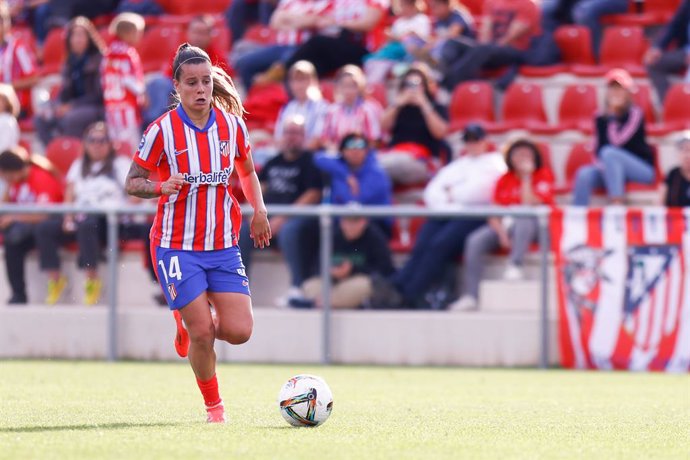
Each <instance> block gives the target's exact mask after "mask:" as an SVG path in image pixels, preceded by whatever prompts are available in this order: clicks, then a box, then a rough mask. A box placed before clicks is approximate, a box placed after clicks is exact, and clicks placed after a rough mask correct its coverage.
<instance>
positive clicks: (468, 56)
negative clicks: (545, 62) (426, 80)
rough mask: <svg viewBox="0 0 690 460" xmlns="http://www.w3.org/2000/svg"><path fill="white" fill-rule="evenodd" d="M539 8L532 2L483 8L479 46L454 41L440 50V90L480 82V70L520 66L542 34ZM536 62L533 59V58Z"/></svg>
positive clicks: (496, 0) (511, 0)
mask: <svg viewBox="0 0 690 460" xmlns="http://www.w3.org/2000/svg"><path fill="white" fill-rule="evenodd" d="M540 29H541V26H540V18H539V7H538V6H537V5H536V4H535V3H534V1H533V0H492V1H491V2H486V3H485V4H484V20H483V22H482V25H481V29H480V31H479V37H478V42H476V43H472V42H468V41H467V40H462V41H460V40H453V41H450V42H448V43H447V46H445V47H444V49H443V50H442V64H443V65H444V66H445V71H444V79H443V86H444V87H445V88H446V89H447V90H448V91H452V90H453V88H454V87H455V86H456V85H457V84H458V83H460V82H463V81H467V80H475V79H477V78H479V76H480V73H481V71H482V70H485V69H496V68H501V67H504V66H516V65H520V64H522V63H523V62H524V61H525V60H526V58H527V55H528V54H529V53H534V51H535V50H534V49H532V50H530V47H531V45H532V44H533V43H534V39H536V38H537V37H539V35H540V34H541V31H540ZM533 59H535V58H533Z"/></svg>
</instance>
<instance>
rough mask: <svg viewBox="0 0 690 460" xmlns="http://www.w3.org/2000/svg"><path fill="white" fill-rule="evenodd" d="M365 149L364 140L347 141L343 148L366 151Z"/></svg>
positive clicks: (365, 142) (365, 143)
mask: <svg viewBox="0 0 690 460" xmlns="http://www.w3.org/2000/svg"><path fill="white" fill-rule="evenodd" d="M366 148H367V141H365V140H364V139H357V138H355V139H350V140H348V141H347V142H346V143H345V145H344V146H343V149H366Z"/></svg>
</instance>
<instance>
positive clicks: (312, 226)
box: [239, 217, 319, 287]
mask: <svg viewBox="0 0 690 460" xmlns="http://www.w3.org/2000/svg"><path fill="white" fill-rule="evenodd" d="M249 230H250V229H249V220H246V221H244V222H243V223H242V228H241V229H240V244H239V246H240V252H241V253H242V261H243V262H244V266H245V270H246V271H247V273H249V270H250V267H251V262H252V251H253V250H254V242H253V241H252V239H251V238H250V236H249ZM275 242H277V243H278V247H279V248H280V250H281V252H282V253H283V257H285V262H286V263H287V266H288V270H290V285H291V286H295V287H301V286H302V283H303V282H304V281H305V280H306V279H307V278H309V277H310V276H312V275H313V274H314V272H315V271H316V268H317V256H318V249H319V221H318V219H315V218H309V217H292V218H290V219H289V220H288V221H287V222H285V224H284V225H283V227H282V228H281V229H280V232H278V235H276V236H274V239H273V241H272V243H275Z"/></svg>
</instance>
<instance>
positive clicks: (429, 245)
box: [391, 124, 506, 308]
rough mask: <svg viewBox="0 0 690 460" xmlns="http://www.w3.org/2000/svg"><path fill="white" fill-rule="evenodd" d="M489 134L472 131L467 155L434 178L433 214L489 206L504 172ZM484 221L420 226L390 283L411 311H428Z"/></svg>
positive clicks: (427, 196) (429, 194)
mask: <svg viewBox="0 0 690 460" xmlns="http://www.w3.org/2000/svg"><path fill="white" fill-rule="evenodd" d="M485 136H486V133H485V132H484V129H483V128H482V127H481V126H479V125H473V124H471V125H468V126H467V127H466V128H465V132H464V139H465V145H466V152H467V153H466V154H465V155H463V156H461V157H459V158H457V159H455V160H453V161H452V162H451V163H450V164H448V165H447V166H445V167H443V168H442V169H441V170H440V171H439V172H438V174H436V175H435V176H434V178H433V179H431V181H430V182H429V184H428V185H427V186H426V189H425V190H424V202H425V204H426V206H427V207H429V208H432V209H434V208H435V209H439V208H444V209H448V208H451V209H460V208H463V207H470V206H478V205H488V204H490V203H491V197H492V194H493V191H494V186H495V184H496V181H498V179H499V177H501V176H502V175H503V173H505V171H506V164H505V161H504V160H503V157H502V156H501V154H499V153H497V152H492V151H490V150H489V146H488V143H487V142H486V140H485ZM485 222H486V220H485V219H477V218H456V219H447V218H443V219H428V220H427V221H426V222H425V223H424V225H422V227H421V229H420V230H419V233H418V235H417V240H416V243H415V245H414V248H413V249H412V254H411V255H410V258H409V259H408V260H407V262H405V265H404V266H403V267H402V268H401V269H400V270H399V271H398V272H397V273H396V274H395V275H393V277H391V282H392V283H393V285H394V286H395V288H396V289H397V291H398V292H399V293H400V294H401V295H402V297H403V299H404V302H405V304H406V306H407V307H414V308H428V307H427V306H426V305H425V302H424V298H425V296H426V294H427V293H428V291H429V290H430V288H431V287H432V286H433V284H434V283H435V282H436V281H437V280H439V279H441V278H442V277H443V275H444V273H445V271H446V269H447V267H448V265H449V264H451V263H453V262H454V261H455V259H456V258H457V257H458V256H460V255H462V254H463V252H464V250H465V246H466V245H465V240H466V238H467V236H468V235H469V234H470V233H472V232H473V231H474V230H476V229H477V228H479V227H481V226H482V225H483V224H484V223H485Z"/></svg>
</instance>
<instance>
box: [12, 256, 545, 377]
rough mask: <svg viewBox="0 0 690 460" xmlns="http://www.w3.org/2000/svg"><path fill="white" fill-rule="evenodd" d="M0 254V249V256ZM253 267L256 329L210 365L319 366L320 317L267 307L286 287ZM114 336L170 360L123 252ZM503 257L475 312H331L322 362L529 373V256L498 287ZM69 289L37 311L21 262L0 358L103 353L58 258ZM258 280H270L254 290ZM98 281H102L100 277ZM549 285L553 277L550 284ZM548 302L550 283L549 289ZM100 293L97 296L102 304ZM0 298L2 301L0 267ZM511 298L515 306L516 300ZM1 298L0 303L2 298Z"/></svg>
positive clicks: (69, 269) (534, 312)
mask: <svg viewBox="0 0 690 460" xmlns="http://www.w3.org/2000/svg"><path fill="white" fill-rule="evenodd" d="M0 255H1V251H0ZM254 260H255V265H254V268H253V269H252V273H251V276H252V279H253V280H254V284H253V286H252V291H253V300H254V305H255V325H256V326H255V331H254V335H253V337H252V340H251V341H250V342H249V343H248V344H246V345H245V346H242V347H231V346H229V345H226V344H221V343H219V344H218V345H217V351H218V354H219V358H220V359H221V360H225V361H242V362H313V363H317V362H320V360H321V344H322V338H321V331H322V327H323V316H322V312H321V311H318V310H291V309H279V308H276V307H274V303H275V298H276V297H278V296H279V295H281V294H283V293H284V292H285V290H286V289H287V287H288V275H287V271H286V269H285V266H284V264H283V263H282V261H281V260H280V258H279V256H278V255H277V254H276V253H271V252H264V253H258V254H257V257H255V259H254ZM119 262H120V263H119V266H120V283H119V287H118V298H119V303H118V313H117V315H118V325H119V327H118V337H119V344H120V345H119V354H120V356H121V357H122V358H127V359H143V360H172V359H176V355H175V354H174V350H173V347H172V346H170V341H171V338H172V335H173V333H174V323H173V321H172V318H171V315H170V313H169V312H168V310H167V308H161V307H158V306H156V305H155V303H154V302H153V295H154V294H155V293H156V292H157V287H156V286H155V285H154V284H153V283H152V282H151V281H150V280H149V277H148V274H147V273H146V272H145V270H144V267H143V264H142V261H141V254H140V253H139V252H135V253H131V252H127V251H125V252H124V253H123V254H122V255H121V257H120V261H119ZM503 263H504V259H503V258H495V260H493V258H492V260H491V261H490V263H489V266H488V267H487V270H486V275H487V280H486V281H484V282H483V284H482V287H481V292H482V296H483V298H482V308H481V309H480V310H479V311H476V312H438V311H382V310H366V311H337V312H334V313H333V315H332V319H333V322H332V325H333V327H332V336H331V342H330V343H331V358H332V360H333V362H336V363H357V364H393V365H463V366H535V365H537V364H538V362H539V356H540V321H539V318H540V316H539V292H540V290H539V283H538V282H537V281H535V280H534V277H535V276H536V275H537V273H538V258H537V256H536V255H530V256H529V257H528V264H527V268H526V272H527V275H528V281H524V282H519V283H506V282H504V281H501V280H500V273H502V267H503ZM63 266H64V269H65V273H66V274H67V275H68V277H70V279H71V281H70V289H69V290H68V292H66V293H65V296H63V298H64V299H65V300H64V301H63V302H62V303H60V304H58V305H56V306H53V307H47V306H45V305H41V304H40V299H42V298H43V296H44V294H45V293H44V291H43V289H41V286H43V285H44V284H45V283H44V277H43V276H42V275H41V274H40V273H39V271H38V266H37V261H36V257H35V255H34V254H32V255H31V256H30V257H29V261H28V264H27V274H28V279H29V280H30V281H29V285H30V287H31V291H30V293H29V296H30V305H29V306H25V307H10V306H4V305H0V358H39V357H42V358H84V359H101V358H104V357H106V356H107V343H108V340H107V333H106V332H107V319H108V309H107V308H105V307H104V306H95V307H90V308H89V307H84V306H82V305H81V302H80V299H81V289H80V286H82V285H83V284H82V281H83V278H82V277H81V276H80V274H79V273H78V272H77V270H76V269H75V268H74V267H75V255H74V253H73V252H71V251H65V252H64V254H63ZM262 280H271V282H270V283H265V282H264V283H262ZM106 281H107V280H106ZM551 281H553V280H551ZM551 286H552V288H551V292H552V295H551V297H553V283H551ZM107 289H108V286H105V289H104V295H103V299H107ZM0 293H2V296H3V297H4V296H6V295H8V294H9V288H8V286H7V281H6V279H5V273H4V272H3V271H2V270H0ZM516 299H517V300H516ZM4 300H5V299H4V298H3V299H0V301H4ZM554 308H555V303H553V302H552V308H551V310H552V311H551V314H550V321H549V338H548V340H549V344H550V347H551V353H550V356H549V359H550V362H551V363H556V362H557V361H558V355H557V346H556V333H557V332H556V331H557V324H556V318H555V314H553V310H554Z"/></svg>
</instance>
